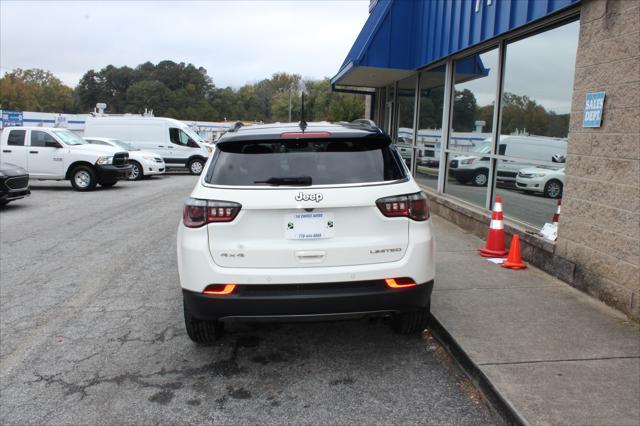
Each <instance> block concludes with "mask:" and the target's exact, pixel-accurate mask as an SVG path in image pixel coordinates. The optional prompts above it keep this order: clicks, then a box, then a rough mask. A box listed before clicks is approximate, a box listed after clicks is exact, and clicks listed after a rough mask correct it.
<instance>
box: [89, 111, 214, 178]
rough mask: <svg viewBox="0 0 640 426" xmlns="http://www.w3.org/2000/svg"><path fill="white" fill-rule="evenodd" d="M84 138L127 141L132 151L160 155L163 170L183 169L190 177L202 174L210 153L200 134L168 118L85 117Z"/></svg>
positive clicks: (208, 146) (209, 148)
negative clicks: (187, 170) (165, 168)
mask: <svg viewBox="0 0 640 426" xmlns="http://www.w3.org/2000/svg"><path fill="white" fill-rule="evenodd" d="M84 136H85V137H89V138H91V137H100V138H112V139H119V140H121V141H124V142H128V143H129V144H130V145H131V146H132V147H133V148H136V149H141V150H144V151H151V152H154V153H156V154H158V155H160V156H161V157H162V158H163V159H164V162H165V163H166V166H167V168H169V167H186V168H188V169H189V171H190V172H191V173H192V174H194V175H199V174H200V173H201V172H202V169H203V167H204V164H205V163H206V162H207V158H208V156H209V153H211V150H212V148H211V146H210V145H208V144H207V143H206V142H205V141H204V139H202V137H200V135H198V134H197V133H196V132H194V131H193V130H191V129H190V128H189V127H188V126H187V125H186V124H184V123H182V122H181V121H178V120H174V119H172V118H162V117H141V116H140V117H138V116H107V117H89V118H87V121H86V125H85V130H84Z"/></svg>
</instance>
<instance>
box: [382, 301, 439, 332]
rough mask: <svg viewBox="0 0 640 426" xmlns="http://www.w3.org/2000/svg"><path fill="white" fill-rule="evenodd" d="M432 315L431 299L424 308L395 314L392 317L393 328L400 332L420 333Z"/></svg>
mask: <svg viewBox="0 0 640 426" xmlns="http://www.w3.org/2000/svg"><path fill="white" fill-rule="evenodd" d="M430 315H431V301H429V304H428V305H427V307H425V308H423V309H419V310H416V311H407V312H402V313H399V314H395V315H394V316H393V318H392V319H391V328H393V330H394V331H395V332H396V333H398V334H416V333H420V332H422V331H423V330H424V329H425V328H426V327H427V324H428V322H429V316H430Z"/></svg>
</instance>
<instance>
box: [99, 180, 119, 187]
mask: <svg viewBox="0 0 640 426" xmlns="http://www.w3.org/2000/svg"><path fill="white" fill-rule="evenodd" d="M116 183H118V181H117V180H112V181H109V182H100V186H101V187H103V188H111V187H112V186H113V185H115V184H116Z"/></svg>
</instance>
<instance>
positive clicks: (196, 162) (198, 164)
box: [187, 158, 204, 175]
mask: <svg viewBox="0 0 640 426" xmlns="http://www.w3.org/2000/svg"><path fill="white" fill-rule="evenodd" d="M187 168H188V169H189V173H191V174H192V175H199V174H200V173H202V171H203V170H204V160H202V159H200V158H194V159H193V160H191V161H189V164H187Z"/></svg>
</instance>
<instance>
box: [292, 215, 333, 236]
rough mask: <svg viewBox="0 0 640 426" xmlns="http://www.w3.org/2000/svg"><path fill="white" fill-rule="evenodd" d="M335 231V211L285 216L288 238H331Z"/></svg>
mask: <svg viewBox="0 0 640 426" xmlns="http://www.w3.org/2000/svg"><path fill="white" fill-rule="evenodd" d="M334 232H335V223H334V221H333V213H322V212H310V213H306V212H305V213H294V214H290V215H285V217H284V236H285V238H287V239H288V240H310V239H318V238H331V237H333V235H334Z"/></svg>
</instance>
